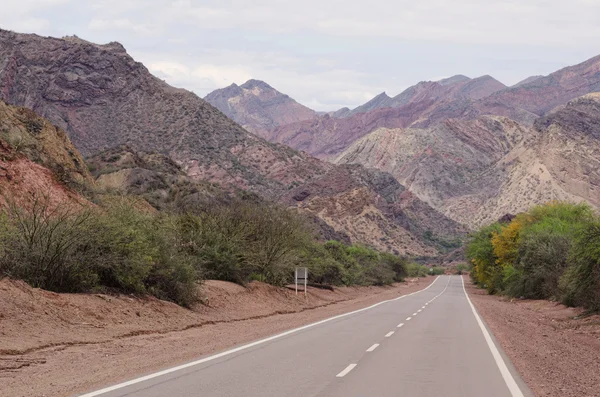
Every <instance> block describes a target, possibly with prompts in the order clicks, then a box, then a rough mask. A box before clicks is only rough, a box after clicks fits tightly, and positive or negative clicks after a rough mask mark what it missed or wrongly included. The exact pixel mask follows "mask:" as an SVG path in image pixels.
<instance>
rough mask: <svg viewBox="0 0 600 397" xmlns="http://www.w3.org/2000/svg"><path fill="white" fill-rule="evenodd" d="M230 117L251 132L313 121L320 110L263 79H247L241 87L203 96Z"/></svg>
mask: <svg viewBox="0 0 600 397" xmlns="http://www.w3.org/2000/svg"><path fill="white" fill-rule="evenodd" d="M204 99H205V100H206V101H207V102H208V103H210V104H211V105H213V106H214V107H216V108H217V109H219V110H220V111H221V112H223V113H225V115H226V116H227V117H229V118H230V119H232V120H233V121H235V122H236V123H238V124H239V125H241V126H242V127H244V128H245V129H246V130H248V131H250V132H254V133H256V134H258V135H265V132H266V131H268V130H271V129H273V128H275V127H279V126H280V125H285V124H291V123H294V122H296V121H302V120H310V119H313V118H315V117H316V116H317V113H316V112H315V111H314V110H312V109H309V108H307V107H306V106H303V105H300V104H299V103H298V102H296V101H295V100H293V99H292V98H290V97H289V96H287V95H285V94H282V93H281V92H279V91H277V90H276V89H274V88H273V87H271V86H270V85H268V84H267V83H265V82H263V81H260V80H248V81H247V82H246V83H244V84H242V85H241V86H237V85H236V84H232V85H230V86H229V87H227V88H223V89H220V90H216V91H213V92H211V93H210V94H208V95H207V96H206V97H205V98H204Z"/></svg>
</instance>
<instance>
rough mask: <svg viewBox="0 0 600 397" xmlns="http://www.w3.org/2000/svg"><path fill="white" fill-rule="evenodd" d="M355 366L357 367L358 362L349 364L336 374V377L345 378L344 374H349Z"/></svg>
mask: <svg viewBox="0 0 600 397" xmlns="http://www.w3.org/2000/svg"><path fill="white" fill-rule="evenodd" d="M354 367H356V364H350V365H348V366H347V367H346V368H345V369H344V370H343V371H342V372H340V373H339V374H337V375H336V378H343V377H344V376H346V375H348V372H350V371H352V370H353V369H354Z"/></svg>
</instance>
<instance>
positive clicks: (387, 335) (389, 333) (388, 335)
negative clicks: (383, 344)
mask: <svg viewBox="0 0 600 397" xmlns="http://www.w3.org/2000/svg"><path fill="white" fill-rule="evenodd" d="M392 335H394V331H390V332H388V333H387V334H385V337H386V338H389V337H390V336H392Z"/></svg>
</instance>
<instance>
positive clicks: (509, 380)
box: [460, 276, 524, 397]
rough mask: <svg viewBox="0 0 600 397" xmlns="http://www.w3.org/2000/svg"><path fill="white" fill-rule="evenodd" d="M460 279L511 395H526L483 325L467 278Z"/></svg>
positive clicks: (516, 396)
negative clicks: (468, 290)
mask: <svg viewBox="0 0 600 397" xmlns="http://www.w3.org/2000/svg"><path fill="white" fill-rule="evenodd" d="M460 279H461V280H462V287H463V291H464V293H465V296H466V297H467V301H468V302H469V305H470V306H471V310H472V311H473V315H474V316H475V319H476V320H477V324H479V328H481V332H482V333H483V336H484V338H485V341H486V342H487V345H488V347H489V348H490V351H491V352H492V356H494V360H495V361H496V365H498V369H499V370H500V373H501V374H502V378H504V382H505V383H506V386H507V387H508V390H509V391H510V394H511V396H512V397H524V396H523V392H522V391H521V389H520V388H519V385H517V382H516V381H515V378H514V377H513V376H512V374H511V373H510V371H509V370H508V367H507V366H506V363H505V362H504V359H503V358H502V355H501V354H500V352H499V351H498V348H497V347H496V345H495V344H494V341H493V340H492V337H491V336H490V333H489V332H488V330H487V329H486V328H485V325H483V321H481V317H479V314H477V310H475V306H473V302H471V298H469V294H467V289H466V288H465V279H464V278H463V277H462V276H461V277H460Z"/></svg>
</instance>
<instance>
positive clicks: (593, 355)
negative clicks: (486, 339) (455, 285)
mask: <svg viewBox="0 0 600 397" xmlns="http://www.w3.org/2000/svg"><path fill="white" fill-rule="evenodd" d="M465 286H466V289H467V292H468V294H469V297H470V298H471V301H472V302H473V304H474V306H475V308H476V309H477V311H478V312H479V314H480V315H481V317H482V318H483V320H484V321H485V322H486V325H487V326H488V328H489V329H490V331H492V333H493V334H494V336H495V338H496V340H497V341H498V343H499V344H500V346H501V347H502V349H503V350H504V351H505V353H506V355H507V356H508V358H509V359H510V360H511V361H512V363H513V364H514V366H515V368H516V369H517V371H518V372H519V374H520V375H521V377H522V378H523V380H524V381H525V382H526V383H527V385H528V386H529V388H530V389H531V390H532V391H533V393H534V394H535V395H536V396H545V397H575V396H577V397H582V396H588V397H593V396H596V397H597V396H599V395H600V392H599V391H598V385H599V384H600V360H598V355H599V354H600V316H597V315H596V316H591V317H586V318H577V316H579V315H581V314H582V312H581V310H578V309H572V308H567V307H565V306H563V305H560V304H558V303H554V302H549V301H531V300H512V301H511V300H508V299H506V298H503V297H498V296H490V295H487V294H486V293H485V291H484V290H482V289H478V288H476V287H475V286H473V285H472V284H471V283H470V281H469V280H468V278H465Z"/></svg>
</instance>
